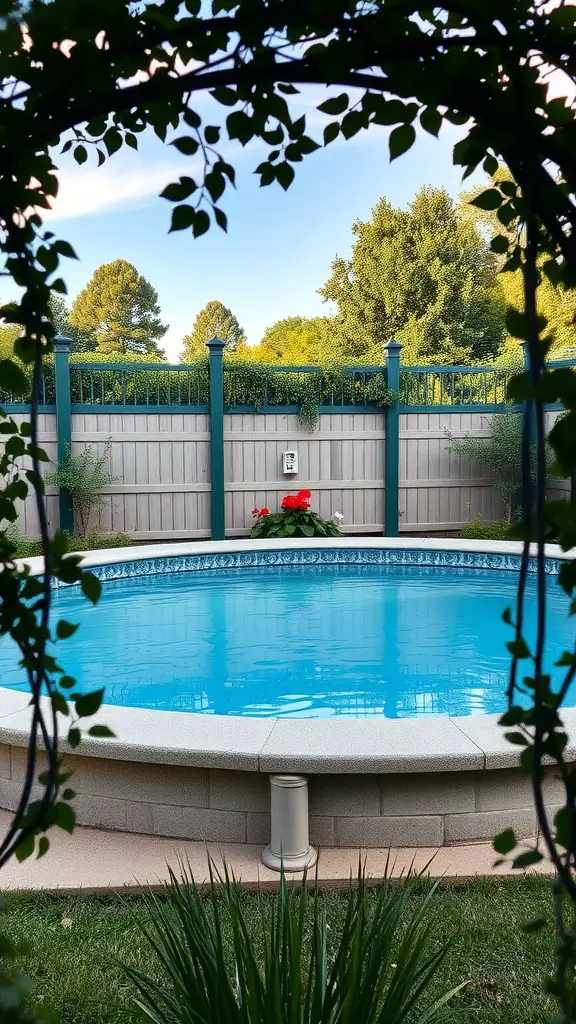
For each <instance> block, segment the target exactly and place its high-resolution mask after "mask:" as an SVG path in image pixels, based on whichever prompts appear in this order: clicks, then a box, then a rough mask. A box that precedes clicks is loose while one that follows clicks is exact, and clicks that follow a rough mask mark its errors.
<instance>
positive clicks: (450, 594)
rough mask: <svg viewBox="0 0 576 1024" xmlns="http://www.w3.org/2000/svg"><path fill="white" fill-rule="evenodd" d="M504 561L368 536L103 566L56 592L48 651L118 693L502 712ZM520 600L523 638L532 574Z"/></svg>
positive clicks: (20, 679)
mask: <svg viewBox="0 0 576 1024" xmlns="http://www.w3.org/2000/svg"><path fill="white" fill-rule="evenodd" d="M328 556H330V557H328ZM498 558H500V561H498ZM279 561H280V563H281V564H278V562H279ZM450 562H451V563H452V564H448V563H450ZM427 563H428V564H427ZM429 563H435V564H429ZM487 564H490V567H488V568H486V567H485V566H486V565H487ZM514 568H515V564H514V558H511V557H508V558H506V557H505V556H493V558H492V560H491V561H490V560H489V561H488V562H487V560H486V557H484V558H482V557H481V556H478V557H476V556H473V555H468V556H466V557H464V556H462V555H460V556H458V554H457V553H453V554H452V555H451V556H450V554H449V553H447V552H442V551H436V552H428V554H426V553H425V552H422V551H421V552H419V551H418V550H414V549H411V550H410V551H402V549H396V550H395V551H392V552H390V551H385V552H382V550H376V549H369V548H367V549H362V548H355V549H353V550H352V551H351V550H348V551H346V550H342V551H340V552H339V553H338V551H337V550H336V551H335V550H334V549H332V550H331V551H325V552H324V553H323V554H322V552H320V554H319V553H318V551H315V552H310V551H308V552H307V553H306V552H305V551H304V552H303V551H300V552H298V550H294V549H293V550H292V558H290V557H288V555H287V554H286V553H284V556H283V558H282V559H279V558H275V559H274V558H272V556H269V557H268V559H267V558H266V557H265V555H264V554H263V553H262V554H260V555H259V556H257V555H255V554H254V553H253V552H246V553H245V554H244V555H243V554H242V552H241V551H239V553H238V554H236V555H234V556H226V555H222V556H220V558H219V557H218V556H212V557H211V558H210V559H207V558H206V557H204V558H203V556H193V555H191V556H187V557H186V558H180V559H170V558H160V559H158V558H156V559H151V560H147V561H132V562H127V563H123V564H119V565H116V566H115V565H108V566H105V567H102V568H101V570H100V575H102V576H104V578H106V584H105V586H104V588H103V594H102V598H101V601H100V603H99V604H98V606H97V607H95V608H93V607H91V606H90V605H89V604H88V603H87V601H86V600H85V599H84V598H83V596H82V595H81V593H80V592H79V590H78V588H77V587H61V588H60V589H58V590H56V591H55V593H54V609H53V615H54V620H55V619H56V618H65V619H67V620H68V621H70V622H80V623H81V628H80V629H79V631H78V632H77V634H76V635H75V636H74V637H72V638H71V639H70V640H67V641H66V642H65V643H64V644H62V645H61V648H62V649H61V651H60V652H59V658H60V660H61V661H62V662H63V664H64V665H65V668H66V672H67V673H70V674H72V675H74V676H75V677H76V678H77V679H78V680H79V682H80V686H81V688H82V689H85V690H88V689H96V688H99V687H100V686H105V688H106V695H105V700H106V702H107V703H109V704H117V705H123V706H130V707H140V708H154V709H157V710H171V711H190V712H196V713H203V714H216V715H237V716H251V717H276V718H283V717H289V718H290V717H291V718H294V717H300V718H316V717H327V716H333V715H351V716H358V717H365V716H385V717H387V718H409V717H417V716H423V715H450V716H462V715H470V714H475V713H489V712H501V711H503V710H504V706H505V697H504V692H505V688H506V682H507V674H508V669H509V654H508V652H507V650H506V647H505V644H506V641H507V640H510V639H511V638H512V633H511V630H510V627H508V626H506V625H505V624H504V623H503V622H502V618H501V615H502V611H503V610H504V608H505V607H506V606H507V605H510V606H513V604H514V599H515V593H516V585H517V572H515V571H513V570H514ZM549 572H550V575H549V576H548V577H547V583H548V595H549V605H548V609H549V612H548V614H549V625H548V636H549V647H550V649H551V654H550V662H551V663H552V662H553V661H554V660H555V659H556V657H557V656H558V654H559V653H560V652H561V651H562V650H563V649H564V648H566V647H570V648H571V647H572V646H573V629H572V628H571V626H572V622H571V620H570V619H569V618H568V616H567V602H566V598H565V596H564V595H563V593H562V591H561V590H560V588H559V587H558V585H557V581H556V579H555V578H554V572H555V569H554V566H550V563H549ZM115 577H116V578H115ZM526 602H527V610H526V620H527V629H526V636H527V637H529V636H530V635H531V633H532V631H533V623H534V611H535V575H534V574H533V573H531V574H530V577H529V584H528V593H527V599H526ZM15 650H16V649H15V647H14V645H13V644H12V641H8V640H7V641H6V642H4V643H3V644H2V645H1V647H0V679H1V682H2V685H3V686H6V687H10V688H12V689H25V688H26V683H25V680H24V676H23V672H22V670H21V669H20V668H19V667H18V664H17V656H16V653H15ZM549 667H550V666H549ZM554 671H555V670H554V669H552V672H554ZM556 671H559V670H556ZM566 703H567V704H568V705H571V704H572V705H573V704H575V703H576V688H573V690H572V692H571V693H570V694H569V695H568V700H567V701H566Z"/></svg>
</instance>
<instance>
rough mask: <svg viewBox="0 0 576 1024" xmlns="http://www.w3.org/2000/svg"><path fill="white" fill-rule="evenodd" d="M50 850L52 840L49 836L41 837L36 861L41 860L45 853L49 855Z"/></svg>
mask: <svg viewBox="0 0 576 1024" xmlns="http://www.w3.org/2000/svg"><path fill="white" fill-rule="evenodd" d="M49 849H50V840H49V839H48V836H40V839H39V840H38V853H37V854H36V860H40V857H43V856H44V854H45V853H48V850H49Z"/></svg>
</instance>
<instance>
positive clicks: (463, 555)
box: [55, 545, 560, 587]
mask: <svg viewBox="0 0 576 1024" xmlns="http://www.w3.org/2000/svg"><path fill="white" fill-rule="evenodd" d="M520 562H521V558H520V555H517V554H510V553H506V552H502V553H500V552H496V553H495V552H485V551H484V552H481V551H451V550H448V549H446V550H434V549H430V548H413V547H401V548H396V547H394V548H389V547H363V546H361V545H358V546H354V547H353V548H323V547H314V548H290V549H287V550H286V549H282V548H273V549H272V550H268V551H266V550H261V549H260V550H256V551H254V550H248V551H242V550H236V551H225V552H214V553H211V554H185V555H177V554H174V555H167V556H165V557H152V558H136V559H133V560H130V561H121V562H120V561H119V562H108V563H107V564H104V565H93V566H91V571H92V572H93V573H94V574H95V575H96V576H97V577H98V578H99V579H100V580H102V581H107V580H122V579H132V578H135V577H142V576H158V575H168V574H173V573H183V572H202V571H211V570H218V569H228V570H230V569H245V568H268V567H278V566H306V565H310V566H317V565H385V566H406V567H409V566H414V567H418V566H423V567H424V566H426V567H438V568H442V569H491V570H496V571H498V570H503V571H506V572H518V571H519V569H520ZM559 569H560V561H559V559H557V558H550V557H548V558H547V559H546V573H547V575H549V576H557V575H558V572H559ZM528 571H529V572H531V573H534V572H536V559H535V558H533V557H531V558H530V560H529V565H528ZM71 585H72V586H77V585H78V584H62V583H60V582H59V581H58V580H56V581H55V586H56V587H68V586H71Z"/></svg>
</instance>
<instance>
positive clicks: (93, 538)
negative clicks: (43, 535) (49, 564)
mask: <svg viewBox="0 0 576 1024" xmlns="http://www.w3.org/2000/svg"><path fill="white" fill-rule="evenodd" d="M6 535H7V537H8V539H9V541H10V543H11V545H12V547H13V548H14V558H35V557H36V556H37V555H41V554H42V547H41V544H40V540H39V539H38V538H37V537H23V536H22V535H21V533H20V532H19V530H18V527H17V526H14V525H13V524H11V525H10V526H9V527H8V528H7V530H6ZM133 543H134V541H133V540H132V538H131V537H129V536H128V534H127V533H101V532H100V531H99V530H91V531H90V532H89V533H87V534H86V536H85V537H70V536H69V537H68V550H69V551H102V550H103V549H104V548H127V547H131V546H132V544H133Z"/></svg>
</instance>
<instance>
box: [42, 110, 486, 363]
mask: <svg viewBox="0 0 576 1024" xmlns="http://www.w3.org/2000/svg"><path fill="white" fill-rule="evenodd" d="M321 98H322V97H320V99H321ZM320 99H319V98H318V96H316V97H314V96H311V97H308V98H307V99H306V98H305V99H303V101H302V102H303V105H304V106H305V107H306V108H307V110H308V114H309V116H310V120H311V121H312V122H313V123H312V125H310V127H309V128H308V131H309V134H312V135H315V136H319V135H320V134H321V132H320V129H321V123H320V122H321V116H320V115H318V114H317V113H316V112H315V111H314V110H313V104H314V101H315V100H316V102H319V101H320ZM209 102H210V101H209ZM210 120H213V118H209V121H210ZM456 138H458V134H457V129H455V128H452V127H451V126H450V125H448V126H445V127H444V128H443V130H442V133H441V136H440V140H436V139H434V138H432V137H431V136H429V135H426V134H425V133H423V132H421V133H420V134H419V137H418V140H417V143H416V145H415V146H414V147H413V149H412V150H411V151H410V153H409V154H407V155H405V156H403V157H401V158H400V159H399V160H396V161H394V162H393V163H392V164H390V162H389V158H388V144H387V131H386V130H384V129H379V128H375V129H373V130H370V131H368V132H362V133H361V134H360V135H358V136H356V137H355V138H354V139H351V140H349V141H348V142H345V141H344V140H342V142H340V141H339V140H338V141H337V142H335V143H333V144H331V145H330V146H328V147H327V148H326V149H322V150H319V151H317V152H316V153H313V154H312V155H311V156H309V157H307V158H305V160H304V161H303V163H301V164H299V165H297V168H296V178H295V181H294V182H293V184H292V185H291V187H290V189H289V190H288V192H287V193H285V192H284V191H283V190H282V189H281V188H280V187H279V186H278V185H272V186H269V187H268V188H264V189H261V188H259V185H258V181H259V179H258V178H257V177H256V176H255V175H254V174H253V170H254V168H255V166H256V165H257V164H258V163H259V162H260V161H261V160H262V159H263V157H264V149H263V148H262V147H261V145H260V144H258V143H257V144H256V145H255V146H250V145H249V146H247V147H246V148H245V149H242V148H241V147H240V146H237V145H236V144H231V143H227V144H226V148H225V153H224V155H225V157H226V159H229V160H230V161H231V162H232V163H234V165H235V166H236V171H237V186H238V188H237V191H236V192H234V191H232V190H230V191H229V192H228V193H226V194H225V196H224V197H223V199H222V200H221V201H220V205H221V206H223V207H224V209H225V210H226V212H227V214H228V234H224V233H223V232H222V231H221V230H220V229H219V228H212V229H211V230H210V232H209V233H208V234H207V235H205V236H203V237H201V238H199V239H196V240H195V239H193V237H192V235H191V233H190V232H179V233H175V234H172V235H169V234H168V227H169V222H170V211H171V204H170V203H168V202H166V200H162V199H159V198H158V193H159V192H160V191H161V190H162V188H163V187H164V185H165V184H167V183H168V182H169V181H171V180H174V178H175V177H176V178H177V177H178V175H179V174H182V173H194V169H193V167H192V168H191V167H190V165H189V162H188V161H187V160H186V158H184V157H182V156H181V155H180V154H179V153H178V152H177V151H176V150H175V149H174V148H173V147H170V146H163V145H162V144H161V143H159V142H158V141H157V140H156V139H155V138H152V137H143V136H140V139H141V149H140V152H139V153H138V154H136V153H134V152H133V151H132V150H127V149H124V150H122V151H121V152H120V153H118V154H117V155H116V156H114V157H113V158H112V159H111V160H110V161H108V162H107V163H106V164H105V165H104V166H103V167H102V168H100V169H96V168H95V167H89V166H88V165H84V167H82V168H78V167H76V166H75V165H74V164H73V162H71V161H70V160H69V158H61V159H60V160H59V163H60V166H61V168H62V174H61V188H60V194H59V197H58V200H57V205H56V208H55V210H54V213H53V215H51V216H50V218H49V220H50V223H49V224H48V225H47V226H49V227H50V229H51V230H53V231H56V232H57V234H58V235H59V236H60V237H64V238H67V239H68V240H69V241H70V242H71V243H72V244H73V245H74V247H75V249H76V251H77V253H78V255H79V257H80V262H78V263H75V262H73V261H69V260H66V261H65V265H64V267H63V270H64V271H65V278H66V281H67V284H68V291H69V299H70V301H71V300H72V299H73V298H74V296H75V295H76V294H77V292H78V291H79V290H80V289H81V288H82V287H83V286H84V285H85V284H86V282H87V281H88V280H89V278H90V277H91V275H92V273H93V271H94V270H95V269H96V267H97V266H98V265H99V264H101V263H107V262H110V261H111V260H114V259H116V258H118V257H122V258H124V259H127V260H129V261H130V262H131V263H134V265H135V266H136V267H137V269H138V270H139V272H140V273H142V274H144V275H145V277H147V278H148V279H149V280H150V281H151V282H152V284H153V286H154V287H155V288H156V289H157V291H158V295H159V301H160V305H161V309H162V314H163V318H164V322H165V323H168V324H170V329H169V331H168V333H167V335H166V337H165V339H164V343H163V344H164V346H165V348H166V352H167V354H168V356H169V358H170V359H171V360H173V361H174V360H176V359H177V357H178V353H179V351H180V343H181V339H182V336H183V335H184V334H185V333H186V332H187V331H188V330H189V329H190V326H191V324H192V321H193V320H194V317H195V315H196V314H197V313H198V312H199V310H200V309H201V308H202V307H203V306H204V305H205V304H206V302H208V301H209V300H210V299H221V301H222V302H224V303H225V304H226V305H227V306H229V307H230V308H231V309H232V310H233V311H234V313H235V314H236V316H237V317H238V319H239V321H240V323H241V324H242V326H243V327H244V329H245V330H246V333H247V335H248V339H249V341H250V342H251V343H256V342H257V341H258V340H259V339H260V337H261V336H262V333H263V331H264V330H265V328H266V327H267V326H268V325H270V324H272V323H274V322H275V321H276V320H279V319H281V318H282V317H286V316H292V315H297V314H301V315H304V316H316V315H322V314H324V313H327V312H330V308H329V306H327V305H326V304H325V303H323V302H322V299H321V297H320V296H319V295H318V293H317V289H318V288H319V287H320V286H321V285H322V284H324V282H325V281H326V280H327V278H328V276H329V273H330V264H331V261H332V259H333V258H334V257H335V255H336V254H337V253H338V254H340V255H343V256H347V255H348V254H349V253H350V249H351V245H352V225H353V223H354V221H355V220H356V219H357V218H361V219H366V218H367V217H369V215H370V211H371V208H372V207H373V206H374V204H375V203H376V202H377V200H378V199H379V198H380V197H381V196H383V195H386V196H387V198H388V199H389V200H390V201H391V202H392V203H394V204H396V205H405V204H406V203H408V202H409V201H410V200H411V199H412V198H413V196H414V194H415V193H416V192H417V191H418V189H419V188H421V186H422V185H425V184H432V185H443V186H445V187H446V188H447V189H448V191H449V192H451V193H452V194H453V195H455V196H456V195H457V194H458V192H459V191H460V189H461V179H460V174H461V172H460V168H455V167H454V166H453V165H452V154H451V149H452V145H453V143H454V141H455V139H456ZM65 160H66V161H67V162H64V161H65ZM466 185H467V187H469V182H467V183H466Z"/></svg>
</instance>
